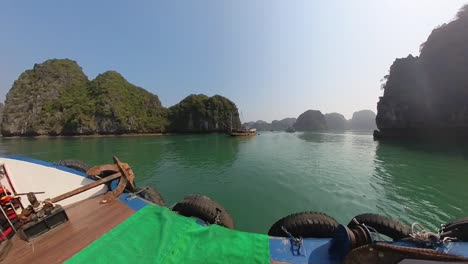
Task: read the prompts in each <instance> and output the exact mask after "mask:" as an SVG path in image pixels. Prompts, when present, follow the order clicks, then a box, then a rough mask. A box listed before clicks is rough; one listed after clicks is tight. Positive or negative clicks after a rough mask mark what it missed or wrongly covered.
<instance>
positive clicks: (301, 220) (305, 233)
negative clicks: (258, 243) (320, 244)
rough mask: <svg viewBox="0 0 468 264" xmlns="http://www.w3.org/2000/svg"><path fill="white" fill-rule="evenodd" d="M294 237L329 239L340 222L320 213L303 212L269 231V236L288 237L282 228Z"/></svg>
mask: <svg viewBox="0 0 468 264" xmlns="http://www.w3.org/2000/svg"><path fill="white" fill-rule="evenodd" d="M282 226H283V227H284V228H286V230H287V231H288V232H289V233H291V235H293V236H294V237H303V238H308V237H313V238H329V237H333V235H334V234H335V231H336V228H337V227H338V222H337V221H336V220H335V219H333V217H331V216H328V215H326V214H323V213H318V212H301V213H296V214H292V215H288V216H286V217H283V218H281V219H280V220H278V221H276V223H274V224H273V225H272V226H271V228H270V230H269V231H268V235H269V236H276V237H287V236H288V235H287V234H286V233H285V232H284V231H283V229H282V228H281V227H282Z"/></svg>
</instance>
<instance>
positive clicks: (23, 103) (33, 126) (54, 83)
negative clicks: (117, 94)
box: [2, 60, 88, 136]
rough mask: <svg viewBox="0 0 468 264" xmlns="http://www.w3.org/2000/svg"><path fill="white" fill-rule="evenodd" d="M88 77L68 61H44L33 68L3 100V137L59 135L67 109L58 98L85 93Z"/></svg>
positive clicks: (76, 65)
mask: <svg viewBox="0 0 468 264" xmlns="http://www.w3.org/2000/svg"><path fill="white" fill-rule="evenodd" d="M87 84H88V78H87V77H86V75H85V74H84V73H83V71H82V70H81V68H80V66H79V65H78V64H77V63H76V62H74V61H71V60H48V61H46V62H44V63H42V64H36V65H34V68H33V69H31V70H27V71H25V72H24V73H22V74H21V75H20V77H19V78H18V79H17V80H16V81H15V82H14V84H13V87H12V88H11V90H10V91H9V92H8V94H7V96H6V101H5V109H4V113H3V121H2V134H3V135H4V136H36V135H45V134H59V133H60V132H61V130H62V128H63V124H64V123H65V122H66V120H65V119H66V116H67V115H68V114H69V113H68V110H69V109H64V108H63V106H62V104H61V98H62V97H66V98H67V99H68V98H69V97H70V96H69V94H83V93H84V94H86V87H87Z"/></svg>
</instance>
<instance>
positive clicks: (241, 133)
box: [229, 113, 257, 137]
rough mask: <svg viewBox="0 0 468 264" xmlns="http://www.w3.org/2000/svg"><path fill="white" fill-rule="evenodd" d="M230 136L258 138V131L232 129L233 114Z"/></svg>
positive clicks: (245, 128) (243, 128)
mask: <svg viewBox="0 0 468 264" xmlns="http://www.w3.org/2000/svg"><path fill="white" fill-rule="evenodd" d="M229 135H230V136H232V137H243V136H249V137H251V136H256V135H257V129H255V128H248V127H242V128H240V129H232V113H231V125H230V127H229Z"/></svg>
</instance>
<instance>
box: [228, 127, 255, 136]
mask: <svg viewBox="0 0 468 264" xmlns="http://www.w3.org/2000/svg"><path fill="white" fill-rule="evenodd" d="M229 135H230V136H233V137H241V136H256V135H257V129H255V128H241V129H234V130H231V132H230V133H229Z"/></svg>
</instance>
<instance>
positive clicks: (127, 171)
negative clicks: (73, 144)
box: [44, 157, 135, 203]
mask: <svg viewBox="0 0 468 264" xmlns="http://www.w3.org/2000/svg"><path fill="white" fill-rule="evenodd" d="M113 159H114V162H115V164H106V165H100V166H95V167H92V168H91V169H89V170H88V172H87V175H88V176H91V177H95V178H99V177H98V176H100V175H102V174H103V173H104V172H111V173H112V175H110V176H107V177H104V178H100V179H99V180H97V181H95V182H93V183H90V184H88V185H85V186H82V187H80V188H77V189H75V190H73V191H69V192H67V193H64V194H61V195H59V196H57V197H54V198H51V199H46V200H45V201H44V202H50V203H56V202H59V201H61V200H64V199H66V198H69V197H72V196H74V195H77V194H79V193H82V192H85V191H87V190H90V189H92V188H94V187H96V186H99V185H101V184H104V183H107V182H110V181H113V180H115V179H120V180H119V184H118V185H117V187H116V188H115V189H114V190H113V191H108V192H107V193H106V194H105V195H104V199H102V200H101V203H109V202H111V201H113V200H114V199H115V198H117V197H118V196H119V195H120V194H121V193H122V192H123V191H124V190H125V188H126V187H127V185H128V187H129V189H131V190H134V189H135V181H134V180H135V175H134V174H133V171H132V169H131V168H130V166H129V165H128V164H127V163H123V162H121V161H120V160H119V159H118V158H117V157H114V158H113Z"/></svg>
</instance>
